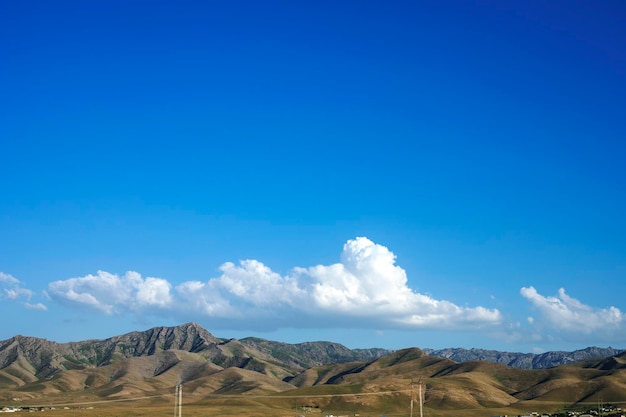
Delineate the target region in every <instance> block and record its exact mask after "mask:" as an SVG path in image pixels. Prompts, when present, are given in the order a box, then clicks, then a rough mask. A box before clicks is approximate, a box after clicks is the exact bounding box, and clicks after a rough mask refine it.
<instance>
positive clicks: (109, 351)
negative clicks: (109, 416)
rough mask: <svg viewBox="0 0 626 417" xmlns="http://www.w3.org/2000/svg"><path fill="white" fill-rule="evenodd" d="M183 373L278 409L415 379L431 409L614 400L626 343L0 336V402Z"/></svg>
mask: <svg viewBox="0 0 626 417" xmlns="http://www.w3.org/2000/svg"><path fill="white" fill-rule="evenodd" d="M178 384H182V385H183V386H184V389H185V393H186V397H185V401H186V403H187V404H205V405H208V404H209V403H211V404H213V405H215V403H216V402H220V404H222V403H225V402H226V401H227V400H228V401H231V403H232V402H237V401H238V402H241V401H244V402H245V401H253V399H254V401H255V402H260V403H263V404H265V406H269V405H268V404H270V403H271V406H272V407H278V408H280V409H281V410H282V409H290V407H294V404H295V403H298V404H300V403H302V404H301V405H302V407H306V409H307V410H317V411H320V410H322V409H325V410H328V409H334V410H339V411H342V412H351V413H354V410H360V409H368V410H379V411H380V412H383V411H385V412H386V413H387V414H388V415H393V414H394V412H395V413H399V414H402V413H404V412H405V411H406V410H407V404H413V402H412V401H411V400H414V399H416V396H417V395H418V388H419V392H420V393H421V394H422V395H423V396H420V398H421V401H420V404H422V403H423V406H424V407H425V409H427V410H429V412H430V413H431V415H438V414H440V415H447V414H446V413H447V412H453V411H454V412H456V413H457V414H458V412H459V410H485V412H486V411H487V410H489V411H491V412H498V411H504V412H503V414H505V413H511V412H510V411H511V410H517V408H518V407H519V410H520V412H521V410H522V407H528V406H531V405H532V406H534V407H535V408H536V407H537V406H541V407H544V408H547V409H554V408H558V407H564V406H573V405H576V404H579V405H580V404H584V403H589V402H594V401H595V402H598V401H600V400H601V401H603V402H615V403H618V402H621V401H622V400H624V399H626V353H625V352H624V351H623V350H620V349H613V348H597V347H589V348H587V349H582V350H578V351H574V352H547V353H543V354H528V353H511V352H497V351H490V350H481V349H452V348H451V349H443V350H432V349H423V350H422V349H419V348H415V347H413V348H407V349H401V350H397V351H392V350H387V349H379V348H372V349H349V348H347V347H345V346H343V345H341V344H338V343H332V342H306V343H299V344H288V343H282V342H275V341H269V340H265V339H260V338H252V337H250V338H244V339H240V340H237V339H224V338H217V337H215V336H213V335H212V334H211V333H209V332H208V331H207V330H205V329H204V328H202V327H201V326H199V325H198V324H196V323H187V324H183V325H180V326H174V327H155V328H152V329H149V330H146V331H136V332H131V333H127V334H124V335H121V336H115V337H111V338H108V339H104V340H86V341H80V342H71V343H56V342H53V341H48V340H45V339H39V338H34V337H25V336H15V337H12V338H10V339H8V340H4V341H1V342H0V406H2V405H3V404H5V405H8V404H10V405H29V404H42V403H46V404H48V403H54V404H68V405H71V404H78V403H80V404H90V403H101V402H106V401H122V400H123V401H131V400H134V399H138V398H142V399H143V400H142V401H144V402H146V404H150V406H156V405H158V404H162V403H163V404H165V403H167V402H168V401H169V396H170V395H171V392H172V391H173V389H174V387H175V386H176V385H178ZM422 389H423V392H422ZM147 398H149V399H150V400H148V399H147ZM416 401H417V400H416ZM257 406H258V404H257ZM281 407H282V408H281ZM346 410H347V411H346ZM289 415H291V414H289ZM470 415H471V414H470Z"/></svg>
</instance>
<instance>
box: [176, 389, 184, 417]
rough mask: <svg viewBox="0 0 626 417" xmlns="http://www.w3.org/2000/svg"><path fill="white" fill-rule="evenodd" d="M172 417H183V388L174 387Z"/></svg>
mask: <svg viewBox="0 0 626 417" xmlns="http://www.w3.org/2000/svg"><path fill="white" fill-rule="evenodd" d="M174 417H183V386H182V384H178V385H176V389H175V391H174Z"/></svg>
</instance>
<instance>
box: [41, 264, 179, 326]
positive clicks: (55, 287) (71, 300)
mask: <svg viewBox="0 0 626 417" xmlns="http://www.w3.org/2000/svg"><path fill="white" fill-rule="evenodd" d="M170 287H171V286H170V284H169V283H168V282H167V281H166V280H164V279H161V278H151V277H149V278H146V279H143V278H142V277H141V275H140V274H139V273H137V272H134V271H128V272H127V273H126V274H125V275H123V276H119V275H116V274H111V273H109V272H105V271H98V273H97V274H96V275H91V274H90V275H86V276H84V277H78V278H70V279H67V280H62V281H54V282H51V283H50V284H48V291H47V293H48V295H49V297H50V298H51V299H52V300H55V301H58V302H61V303H65V304H69V305H75V306H82V307H88V308H92V309H94V310H98V311H101V312H103V313H105V314H108V315H111V314H119V313H123V312H126V311H132V310H141V309H144V308H153V307H157V308H165V307H167V306H168V305H169V304H170V303H171V295H170Z"/></svg>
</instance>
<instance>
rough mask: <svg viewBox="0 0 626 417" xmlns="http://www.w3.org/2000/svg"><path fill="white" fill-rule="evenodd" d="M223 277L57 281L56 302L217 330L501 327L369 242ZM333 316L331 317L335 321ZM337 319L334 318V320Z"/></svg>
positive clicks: (248, 264) (235, 267) (495, 317)
mask: <svg viewBox="0 0 626 417" xmlns="http://www.w3.org/2000/svg"><path fill="white" fill-rule="evenodd" d="M220 271H221V275H220V276H218V277H215V278H211V279H209V280H208V281H204V282H201V281H188V282H184V283H182V284H180V285H178V286H176V287H173V286H172V285H171V284H170V283H169V282H167V281H166V280H164V279H162V278H154V277H147V278H142V277H141V275H140V274H139V273H137V272H132V271H131V272H127V273H126V274H125V275H123V276H118V275H115V274H111V273H108V272H104V271H98V273H97V274H95V275H87V276H84V277H78V278H71V279H67V280H62V281H55V282H52V283H50V284H49V286H48V291H47V293H48V295H49V296H50V298H51V299H53V300H55V301H57V302H59V303H63V304H66V305H72V306H79V307H82V308H88V309H92V310H97V311H100V312H102V313H104V314H108V315H115V314H122V313H128V312H134V313H137V314H146V313H148V314H156V315H158V314H167V315H169V316H172V315H173V316H176V317H180V318H181V319H187V318H191V319H194V320H198V319H199V318H202V317H205V318H212V319H215V323H216V326H217V327H221V325H224V326H226V325H227V326H229V327H250V326H254V327H255V328H258V327H259V326H260V327H263V328H266V329H271V328H278V327H281V326H297V327H307V326H310V327H314V326H324V327H327V326H329V325H331V326H332V325H338V324H343V325H350V326H354V327H366V326H367V327H384V328H406V329H411V328H413V329H418V328H419V329H439V330H441V329H468V328H481V327H489V326H496V325H498V324H500V323H501V321H502V315H501V313H500V312H499V311H498V310H495V309H488V308H485V307H461V306H458V305H455V304H454V303H451V302H449V301H443V300H437V299H434V298H432V297H429V296H426V295H424V294H419V293H416V292H414V291H413V290H411V288H409V286H408V284H407V281H408V280H407V276H406V272H405V271H404V269H402V268H401V267H399V266H398V265H396V257H395V255H394V254H393V253H392V252H391V251H390V250H389V249H387V248H386V247H384V246H382V245H379V244H376V243H374V242H372V241H371V240H369V239H367V238H365V237H359V238H356V239H354V240H349V241H348V242H346V244H345V245H344V247H343V251H342V253H341V256H340V262H338V263H336V264H332V265H316V266H312V267H308V268H301V267H296V268H294V269H293V270H292V271H291V272H290V273H289V274H287V275H285V276H282V275H280V274H278V273H276V272H274V271H272V270H271V269H270V268H269V267H267V266H266V265H264V264H263V263H262V262H259V261H257V260H244V261H240V262H239V263H238V264H234V263H231V262H226V263H224V264H223V265H222V266H221V267H220ZM331 319H332V320H331ZM329 320H331V321H329Z"/></svg>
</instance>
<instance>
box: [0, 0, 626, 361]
mask: <svg viewBox="0 0 626 417" xmlns="http://www.w3.org/2000/svg"><path fill="white" fill-rule="evenodd" d="M0 37H1V39H2V42H0V96H1V97H2V99H1V100H0V140H1V142H0V167H1V172H2V176H1V177H0V196H1V198H0V315H2V317H4V319H3V320H2V321H3V324H2V326H0V340H4V339H8V338H10V337H12V336H14V335H17V334H22V335H27V336H36V337H43V338H47V339H50V340H55V341H59V342H66V341H76V340H84V339H92V338H106V337H111V336H115V335H119V334H122V333H125V332H129V331H133V330H144V329H148V328H150V327H153V326H162V325H164V326H170V325H176V324H181V323H185V322H189V321H195V322H198V323H199V324H201V325H202V326H203V327H205V328H206V329H207V330H209V331H210V332H212V333H213V334H214V335H216V336H218V337H238V338H241V337H245V336H259V337H264V338H267V339H272V340H278V341H284V342H289V343H297V342H303V341H314V340H331V341H335V342H340V343H343V344H345V345H346V346H348V347H353V348H354V347H386V348H392V349H395V348H403V347H409V346H416V347H421V348H445V347H466V348H472V347H476V348H485V349H498V350H507V351H523V352H531V351H532V352H543V351H549V350H574V349H578V348H584V347H587V346H603V347H605V346H613V347H617V348H626V315H625V314H626V305H625V302H624V293H625V290H626V284H624V282H626V280H625V279H624V278H625V277H626V237H625V236H626V216H624V213H626V193H625V192H624V190H625V189H626V168H625V164H624V162H623V161H624V155H625V153H626V152H625V151H626V144H625V142H626V141H625V138H626V127H625V124H624V120H625V117H624V115H625V114H626V100H625V99H624V97H626V5H625V4H624V3H623V2H621V1H600V2H596V1H594V2H591V1H560V0H556V1H550V2H540V1H520V2H498V1H488V0H487V1H443V2H441V1H417V2H394V1H391V2H350V1H345V2H344V1H333V2H325V1H316V2H293V1H269V2H248V1H232V2H213V1H203V2H200V1H176V2H173V1H169V2H168V1H149V2H148V1H145V2H144V1H131V2H128V1H123V2H122V1H119V2H117V1H106V2H100V1H90V2H71V1H70V2H68V1H58V2H44V1H21V2H8V1H7V2H2V3H1V4H0Z"/></svg>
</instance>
